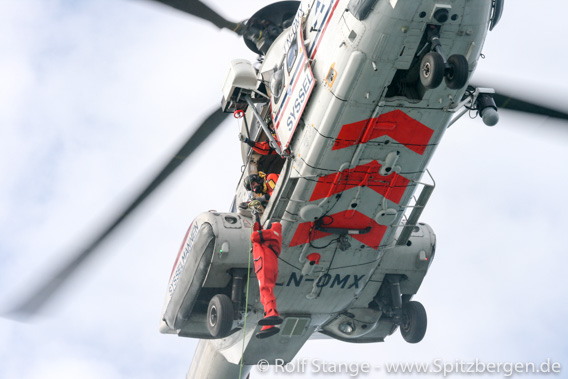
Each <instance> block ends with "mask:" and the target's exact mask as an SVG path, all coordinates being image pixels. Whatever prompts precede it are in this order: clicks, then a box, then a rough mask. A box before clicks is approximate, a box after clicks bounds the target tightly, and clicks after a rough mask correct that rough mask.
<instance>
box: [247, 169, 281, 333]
mask: <svg viewBox="0 0 568 379" xmlns="http://www.w3.org/2000/svg"><path fill="white" fill-rule="evenodd" d="M277 181H278V174H268V175H266V174H265V173H263V172H259V173H258V174H253V175H249V176H247V177H246V178H245V180H244V186H245V188H246V189H247V190H249V191H252V193H253V194H254V196H255V197H256V199H254V200H252V201H250V202H249V203H248V205H247V206H248V207H249V208H250V209H252V213H253V218H254V226H253V232H252V234H251V241H252V254H253V258H254V267H255V272H256V277H257V279H258V287H259V290H260V302H261V303H262V306H263V308H264V318H263V319H262V320H260V321H259V322H258V323H259V325H262V329H261V330H260V332H258V333H257V335H256V336H257V337H258V338H266V337H270V336H272V335H274V334H276V333H278V332H279V330H280V329H279V328H277V327H275V325H279V324H281V323H282V319H281V318H280V315H279V314H278V310H277V309H276V297H275V296H274V286H275V285H276V279H277V278H278V256H279V255H280V251H281V249H282V225H280V223H278V222H275V223H272V224H269V225H268V227H267V228H266V229H264V230H263V229H262V226H261V224H260V214H261V213H262V212H263V210H264V207H265V206H266V204H267V203H268V200H270V196H271V195H272V193H273V191H274V187H276V182H277Z"/></svg>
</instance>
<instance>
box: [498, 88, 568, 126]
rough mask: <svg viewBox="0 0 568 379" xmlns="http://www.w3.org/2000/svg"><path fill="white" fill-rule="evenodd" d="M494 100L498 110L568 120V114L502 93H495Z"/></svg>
mask: <svg viewBox="0 0 568 379" xmlns="http://www.w3.org/2000/svg"><path fill="white" fill-rule="evenodd" d="M493 99H494V100H495V104H497V108H499V109H509V110H512V111H519V112H525V113H532V114H537V115H543V116H549V117H554V118H559V119H563V120H568V113H565V112H562V111H558V110H555V109H552V108H549V107H545V106H542V105H539V104H536V103H533V102H528V101H524V100H521V99H518V98H515V97H513V96H508V95H504V94H502V93H495V94H494V95H493Z"/></svg>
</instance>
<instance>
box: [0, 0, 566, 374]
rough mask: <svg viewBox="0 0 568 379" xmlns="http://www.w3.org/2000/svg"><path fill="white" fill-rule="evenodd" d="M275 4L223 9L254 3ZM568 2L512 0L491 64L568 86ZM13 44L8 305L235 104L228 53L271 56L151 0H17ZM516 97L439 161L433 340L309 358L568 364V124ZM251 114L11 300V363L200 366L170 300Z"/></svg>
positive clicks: (558, 88)
mask: <svg viewBox="0 0 568 379" xmlns="http://www.w3.org/2000/svg"><path fill="white" fill-rule="evenodd" d="M263 5H265V3H264V2H261V1H258V0H249V1H240V2H238V3H237V2H234V3H233V2H223V8H221V6H219V5H218V6H217V8H216V9H218V10H219V11H220V12H221V13H222V14H223V15H225V16H227V18H231V19H234V20H240V19H245V18H247V17H249V16H250V15H251V14H252V13H253V12H254V11H256V10H257V9H259V8H261V7H262V6H263ZM566 11H568V5H566V4H564V2H562V1H560V0H556V1H552V0H550V1H541V2H538V5H537V3H535V2H534V1H529V0H516V1H514V2H513V1H508V2H507V4H506V8H505V12H504V15H503V18H502V20H501V22H500V24H499V25H498V26H497V27H496V28H495V29H494V31H493V32H491V33H489V35H488V38H487V40H486V43H485V47H484V49H483V53H484V56H485V59H482V60H480V62H479V66H478V69H477V71H476V73H475V78H476V82H478V83H483V86H488V87H495V88H497V89H507V90H509V91H512V92H514V93H518V94H519V96H521V95H523V96H524V97H527V98H529V99H530V98H533V99H535V100H538V101H541V102H545V103H550V104H555V105H557V106H563V105H565V103H566V102H565V100H564V99H566V97H567V95H568V85H567V84H566V83H568V71H567V70H566V68H565V65H564V64H563V63H564V62H566V60H567V58H568V57H567V55H568V51H567V50H566V49H565V43H564V41H563V39H562V37H563V36H564V35H565V29H564V24H565V19H564V18H563V15H564V14H566ZM0 52H1V53H0V183H1V185H0V309H8V308H10V307H11V306H13V305H14V304H16V303H17V301H18V299H19V298H20V297H21V296H25V294H27V293H29V291H31V290H33V289H34V288H35V285H37V284H38V283H39V281H40V280H41V278H43V277H44V276H45V275H48V274H49V273H50V272H52V271H53V270H54V269H55V268H56V267H57V266H58V264H61V263H62V262H64V261H65V258H66V257H69V256H71V255H72V254H73V251H74V249H76V248H77V247H78V246H81V245H82V243H83V242H84V241H85V240H87V239H88V238H89V236H91V235H92V234H93V233H94V232H95V231H97V230H98V228H100V227H101V226H102V225H104V224H105V221H108V220H109V219H110V218H112V216H113V215H114V214H115V212H117V211H118V209H120V208H121V206H122V204H123V203H124V201H126V200H128V199H130V198H131V197H132V195H133V194H134V193H136V192H137V190H138V188H140V187H141V186H142V185H145V184H146V183H147V182H148V181H149V179H150V178H151V177H152V176H153V174H154V173H156V171H157V170H158V169H159V168H160V167H161V165H162V164H163V163H164V162H165V161H166V160H167V159H168V158H169V155H170V154H171V152H172V151H173V150H175V148H177V147H179V146H180V145H181V144H182V143H183V142H184V140H185V138H186V137H187V136H188V135H189V133H191V131H192V128H195V127H196V126H197V125H198V124H199V123H200V122H201V121H202V120H203V118H204V117H205V116H206V115H207V114H208V113H209V112H210V111H212V110H213V109H214V108H216V107H217V106H218V105H219V104H220V100H221V85H222V83H223V80H224V78H225V74H226V72H227V68H228V65H229V62H230V60H231V59H235V58H246V59H249V60H254V58H255V57H254V55H253V54H252V53H251V52H249V51H248V50H247V49H246V48H245V47H244V45H243V43H242V41H241V40H239V39H238V38H236V37H234V36H233V35H232V34H231V33H229V32H227V31H219V30H217V29H216V28H215V27H213V26H210V25H209V24H206V23H204V22H200V21H198V20H195V19H193V18H191V17H189V16H185V15H184V14H181V13H178V12H175V11H171V10H170V9H168V8H167V7H163V6H160V5H155V4H153V3H151V2H147V1H144V0H138V1H135V0H131V1H128V0H96V1H95V0H83V1H72V0H68V1H64V0H43V1H40V0H2V1H0ZM500 116H501V122H500V123H499V124H498V125H497V126H495V127H493V128H489V127H486V126H485V125H484V124H483V123H482V122H481V120H480V119H475V120H470V119H469V118H468V117H467V115H466V116H465V117H464V118H462V120H460V121H459V122H458V123H456V124H454V125H453V126H452V127H451V128H450V129H449V130H448V132H447V133H446V136H445V137H444V139H443V140H442V143H441V145H440V147H439V148H438V151H437V153H436V155H435V156H434V158H433V160H432V162H431V164H430V166H429V169H430V172H431V173H432V175H433V177H434V179H435V180H436V190H435V191H434V194H433V195H432V198H431V200H430V202H429V204H428V206H427V208H426V210H425V212H424V213H423V215H422V219H421V221H423V222H426V223H428V224H430V225H431V226H432V227H433V229H434V231H435V232H436V234H437V240H438V244H437V250H436V259H435V260H434V262H433V263H432V266H431V268H430V271H429V273H428V275H427V276H426V279H425V280H424V283H423V285H422V287H421V289H420V291H419V293H418V294H417V296H416V297H415V299H416V300H419V301H420V302H422V303H423V304H424V306H425V307H426V310H427V312H428V318H429V319H428V331H427V334H426V337H425V338H424V340H423V341H422V342H421V343H419V344H416V345H409V344H407V343H405V342H404V341H403V340H402V337H401V336H400V334H399V333H398V332H397V333H395V334H394V335H392V336H390V337H389V338H388V339H387V340H386V342H385V343H381V344H363V345H357V344H346V343H342V342H339V341H330V340H324V341H310V342H308V344H306V346H305V347H304V348H303V349H302V350H301V351H300V353H299V354H298V355H297V357H296V359H295V361H297V362H299V360H302V359H306V360H308V361H310V362H314V360H320V361H321V360H326V361H328V362H332V363H333V362H335V363H341V362H350V363H353V362H355V363H357V364H363V363H372V364H373V365H377V364H379V365H382V367H383V369H382V370H379V371H377V372H375V373H374V374H375V375H376V376H373V377H389V376H390V375H389V374H388V373H386V372H385V370H384V365H385V364H387V363H396V362H404V363H412V362H418V363H422V362H426V363H432V362H434V361H435V360H442V361H441V362H448V363H452V362H458V361H464V362H474V361H475V360H476V359H478V360H480V361H482V362H485V363H489V362H494V363H499V362H514V363H516V362H521V363H528V362H532V363H535V364H539V363H540V362H543V361H546V360H547V359H550V360H551V361H552V362H558V363H559V364H560V365H561V366H562V370H563V371H562V372H563V373H564V372H565V370H566V368H565V367H568V358H567V357H568V342H567V341H568V326H566V323H565V320H567V319H568V302H567V301H566V300H568V279H567V278H566V274H565V268H566V267H567V266H568V247H567V246H566V242H565V241H564V237H565V236H566V224H567V223H566V215H567V214H568V203H567V202H566V200H565V199H566V196H565V189H566V188H567V185H568V177H567V176H566V172H567V171H568V170H567V169H566V168H565V162H566V161H568V148H567V146H568V124H567V123H565V122H558V121H555V120H550V119H547V118H544V117H536V116H527V115H520V114H515V113H511V112H507V111H503V112H501V114H500ZM238 131H239V126H238V123H237V121H236V120H234V119H232V118H231V119H228V120H227V121H226V122H225V123H224V124H223V126H222V127H221V128H220V129H219V130H218V131H216V132H215V133H214V134H213V136H212V137H211V138H210V140H209V141H208V142H207V144H206V145H205V146H203V147H202V148H200V149H199V150H198V151H197V153H196V155H195V156H194V157H193V158H192V159H191V161H190V162H188V163H186V164H185V165H184V166H182V168H181V169H180V170H179V171H178V172H177V173H176V174H175V175H174V176H173V177H172V178H171V179H170V180H168V181H167V183H166V184H165V185H164V186H163V187H162V188H161V189H160V190H159V191H157V192H156V193H155V194H154V195H153V196H152V197H151V198H150V199H149V201H148V202H146V203H145V204H144V205H143V206H142V207H141V208H140V209H139V210H138V211H136V212H135V213H134V214H133V216H132V217H131V218H130V219H129V221H128V222H127V223H125V224H124V225H123V226H122V227H121V228H120V230H118V232H117V233H115V234H114V235H113V236H112V237H111V238H110V239H109V240H108V241H106V242H105V243H104V245H103V246H101V249H100V251H99V252H98V254H97V255H96V256H95V257H93V259H91V261H90V262H89V263H90V264H89V265H88V267H86V268H84V269H82V270H80V272H78V274H77V275H76V276H75V277H74V279H73V280H72V281H71V282H70V283H69V284H68V285H67V286H66V287H65V288H64V290H63V291H62V293H61V295H60V296H58V297H57V298H56V299H55V301H53V302H52V303H50V304H49V306H48V307H47V309H46V310H45V313H44V314H43V315H42V316H40V317H38V318H37V319H36V320H35V321H34V322H33V323H22V322H16V321H13V320H9V319H5V318H0V378H8V379H10V378H22V379H32V378H34V379H35V378H59V379H61V378H77V377H81V378H88V379H91V378H93V379H94V378H105V379H114V378H164V377H168V378H180V377H184V376H185V373H186V372H187V369H188V368H189V365H190V362H191V359H192V356H193V352H194V350H195V346H196V344H197V341H196V340H192V339H185V338H179V337H176V336H171V335H162V334H160V333H159V332H158V324H159V318H160V313H161V309H162V304H163V300H164V297H165V292H166V286H167V281H168V278H169V275H170V272H171V267H172V265H173V262H174V260H175V255H176V253H177V250H178V248H179V245H180V243H181V240H182V238H183V236H184V234H185V231H186V229H187V227H188V226H189V224H190V222H191V220H192V219H193V218H194V217H195V216H196V215H197V214H199V213H201V212H203V211H207V210H210V209H216V210H220V211H224V210H227V209H228V208H229V205H230V203H231V200H232V196H233V194H234V189H235V186H236V183H237V180H238V178H239V177H240V170H241V164H242V163H241V160H240V146H239V142H238V139H237V134H238ZM438 362H440V361H438ZM307 371H308V372H303V373H298V372H295V373H293V374H289V375H286V376H284V375H282V374H279V373H276V372H274V370H271V371H269V372H268V373H264V374H263V373H260V372H258V371H257V370H256V369H255V368H253V370H252V377H267V378H269V377H312V376H313V377H321V376H323V375H321V374H317V373H315V372H314V370H313V368H312V370H311V372H310V370H307ZM563 375H566V374H563ZM360 376H361V377H365V376H364V375H360ZM422 376H426V377H439V376H441V374H440V373H437V374H432V375H422ZM465 376H471V374H470V375H465ZM326 377H334V378H335V377H345V378H346V377H351V376H350V375H348V374H347V373H341V374H340V373H335V374H334V373H328V374H327V375H326ZM367 377H370V376H368V375H367ZM452 377H462V375H458V374H454V375H452ZM488 377H502V375H501V374H499V375H497V374H494V375H490V376H488ZM523 377H527V375H523ZM532 377H544V376H542V374H541V376H532Z"/></svg>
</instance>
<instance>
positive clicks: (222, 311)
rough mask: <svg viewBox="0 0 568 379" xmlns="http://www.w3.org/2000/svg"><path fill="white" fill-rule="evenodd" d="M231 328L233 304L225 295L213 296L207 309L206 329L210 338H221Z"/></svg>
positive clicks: (227, 333)
mask: <svg viewBox="0 0 568 379" xmlns="http://www.w3.org/2000/svg"><path fill="white" fill-rule="evenodd" d="M232 327H233V302H232V301H231V299H230V298H229V297H228V296H227V295H215V296H213V298H212V299H211V300H210V301H209V307H208V308H207V329H208V330H209V333H210V334H211V336H213V337H215V338H223V337H226V336H228V335H229V332H230V331H231V328H232Z"/></svg>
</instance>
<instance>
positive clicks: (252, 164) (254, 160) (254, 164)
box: [239, 133, 277, 174]
mask: <svg viewBox="0 0 568 379" xmlns="http://www.w3.org/2000/svg"><path fill="white" fill-rule="evenodd" d="M239 140H240V141H241V142H244V143H246V144H247V145H249V146H250V147H251V148H252V150H253V151H254V152H253V153H252V154H251V155H250V160H249V166H248V167H249V174H257V173H258V161H259V159H260V157H261V156H262V155H271V154H277V153H276V150H274V149H273V148H272V146H270V142H269V141H268V140H266V141H264V142H256V141H251V140H250V139H248V138H247V137H245V136H244V135H243V134H242V133H239Z"/></svg>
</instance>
